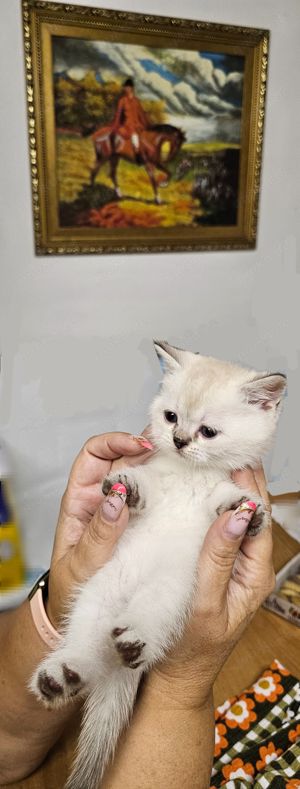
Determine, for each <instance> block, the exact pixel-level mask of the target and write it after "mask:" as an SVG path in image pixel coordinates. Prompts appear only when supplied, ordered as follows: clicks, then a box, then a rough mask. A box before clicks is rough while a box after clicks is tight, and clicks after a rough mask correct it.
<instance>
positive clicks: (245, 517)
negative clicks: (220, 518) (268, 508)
mask: <svg viewBox="0 0 300 789" xmlns="http://www.w3.org/2000/svg"><path fill="white" fill-rule="evenodd" d="M256 508H257V507H256V504H255V502H254V501H243V502H242V503H241V504H240V505H239V507H237V509H236V510H235V511H234V512H233V514H232V515H231V517H230V518H229V521H228V522H227V524H226V526H225V531H226V532H227V534H229V535H230V536H231V537H241V536H242V534H244V532H246V531H247V528H248V526H249V523H250V521H251V518H252V517H253V515H254V513H255V510H256Z"/></svg>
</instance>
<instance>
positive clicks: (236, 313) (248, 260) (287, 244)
mask: <svg viewBox="0 0 300 789" xmlns="http://www.w3.org/2000/svg"><path fill="white" fill-rule="evenodd" d="M73 2H74V0H73ZM94 5H98V6H100V5H105V6H106V7H107V8H120V9H124V10H128V9H129V10H134V11H145V12H150V13H161V12H162V10H163V12H164V13H165V14H166V15H168V14H169V15H171V14H174V15H177V16H182V15H183V12H184V14H185V16H186V17H191V18H202V19H207V20H210V21H217V22H224V23H226V22H228V23H234V24H241V25H243V24H245V25H250V26H251V25H252V26H255V27H264V28H270V29H271V57H270V69H269V84H268V98H267V121H266V128H265V146H264V167H263V179H262V192H261V203H260V219H259V237H258V246H257V250H256V251H251V252H233V253H229V252H228V253H227V252H226V253H225V252H219V253H213V254H212V253H210V254H205V253H195V254H189V255H187V254H172V255H145V256H128V257H124V256H120V255H118V256H112V257H105V256H104V257H95V256H88V257H80V258H79V257H68V258H67V257H66V258H63V257H59V258H58V257H57V258H51V259H50V258H47V257H45V258H36V257H35V256H34V252H33V237H32V215H31V192H30V178H29V165H28V150H27V126H26V106H25V86H24V76H23V73H24V72H23V47H22V30H21V15H20V2H19V0H10V2H6V3H2V4H1V28H0V29H1V37H2V41H1V50H0V51H1V58H2V59H3V63H2V68H1V74H2V80H3V98H2V101H1V108H2V118H3V123H2V125H1V132H0V134H1V153H2V164H1V192H2V194H1V212H0V217H1V224H2V236H1V247H2V263H1V304H0V321H1V350H2V379H1V394H2V401H1V415H0V425H1V427H0V435H2V436H3V437H4V439H5V441H6V442H7V444H8V446H9V448H10V450H11V453H12V459H13V465H14V471H15V490H16V495H17V501H18V507H19V513H20V517H21V521H22V525H23V529H24V535H25V541H26V548H27V554H28V556H29V558H30V561H31V562H32V563H41V562H42V563H44V564H45V565H47V563H48V560H49V553H50V547H51V542H52V536H53V530H54V527H55V520H56V513H57V509H58V505H59V498H60V495H61V493H62V491H63V488H64V485H65V480H66V477H67V472H68V469H69V466H70V464H71V461H72V459H73V457H74V455H75V454H76V452H77V451H78V449H79V448H80V445H81V444H82V443H83V442H84V440H85V439H86V438H87V437H88V436H89V435H90V434H93V433H95V432H102V431H105V430H108V429H112V430H113V429H124V430H130V431H139V430H140V429H141V428H142V427H143V425H144V424H145V422H146V421H147V417H146V411H147V406H148V403H149V400H150V398H151V396H152V394H153V393H154V391H155V390H156V386H157V381H158V377H159V370H158V365H157V362H156V360H155V358H154V354H153V352H152V347H151V338H152V337H153V336H155V337H162V338H168V339H169V340H170V341H173V342H175V344H178V345H182V346H185V347H187V348H191V349H194V350H197V349H198V350H199V351H200V352H203V353H205V354H212V355H215V356H219V357H221V358H222V357H223V358H228V359H232V360H237V361H239V360H240V361H242V362H244V363H248V364H250V365H253V366H255V367H257V368H258V369H259V368H262V369H264V368H270V369H274V370H277V369H279V370H286V371H287V372H288V375H289V384H290V393H289V398H288V400H287V404H286V409H285V415H284V418H283V420H282V423H281V431H280V435H279V439H278V441H277V445H276V449H275V453H274V454H273V467H272V469H271V476H272V477H273V479H274V480H275V481H274V482H273V487H272V490H273V491H276V492H277V490H278V492H279V491H284V490H288V489H290V490H291V489H299V487H300V485H299V476H300V475H299V448H298V447H299V429H298V440H297V441H296V430H297V425H298V423H299V419H298V408H297V406H298V403H297V399H296V396H297V388H298V389H299V370H298V369H297V363H298V359H299V318H298V314H299V306H298V302H299V294H300V288H299V274H298V275H297V238H299V122H300V117H299V104H298V105H297V102H296V91H297V86H298V75H299V71H300V50H299V38H300V9H299V2H298V0H285V2H284V3H283V2H282V0H265V2H264V3H261V1H260V0H251V2H249V0H229V2H228V3H225V4H224V2H223V0H202V3H199V2H198V0H186V2H185V4H184V6H182V3H181V2H180V0H165V3H164V5H163V6H162V4H161V2H160V0H141V1H140V2H136V0H135V1H133V0H116V2H114V0H102V2H99V0H94ZM4 75H5V78H4ZM298 271H299V269H298Z"/></svg>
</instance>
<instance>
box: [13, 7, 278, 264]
mask: <svg viewBox="0 0 300 789" xmlns="http://www.w3.org/2000/svg"><path fill="white" fill-rule="evenodd" d="M22 10H23V23H24V47H25V70H26V86H27V103H28V127H29V149H30V164H31V180H32V201H33V217H34V235H35V249H36V253H37V254H38V255H45V254H88V253H96V254H101V253H102V254H103V253H116V252H119V253H128V252H136V253H137V252H141V253H145V252H173V251H181V250H182V251H188V252H193V251H195V250H221V249H230V250H234V249H253V248H254V247H255V245H256V235H257V220H258V203H259V188H260V174H261V165H262V142H263V126H264V115H265V95H266V78H267V61H268V43H269V31H267V30H259V29H255V28H244V27H237V26H230V25H222V24H212V23H208V22H199V21H192V20H188V19H178V18H167V17H161V16H152V15H150V14H136V13H129V12H128V13H127V12H123V11H111V10H110V11H109V10H105V9H100V8H89V7H86V6H73V5H69V4H68V5H65V4H63V3H60V2H59V3H55V2H42V1H41V0H22ZM78 29H79V30H80V35H81V36H82V35H83V34H84V36H85V37H86V38H89V37H90V38H91V39H93V38H94V39H95V38H96V37H97V38H99V34H101V35H102V36H103V37H108V36H110V37H111V38H113V37H114V40H116V41H117V40H119V41H124V37H125V40H130V41H131V42H132V43H136V42H138V43H140V42H141V40H147V43H148V44H149V45H151V44H152V45H156V46H157V45H160V46H164V47H167V46H168V45H169V46H170V47H171V46H173V47H177V48H186V49H187V47H189V49H193V48H194V49H198V50H200V49H201V48H202V49H203V47H204V46H206V47H209V48H210V50H211V51H214V50H215V51H218V47H220V45H222V48H223V51H225V52H229V53H233V54H241V55H244V56H245V83H244V101H243V123H242V129H243V131H242V144H241V167H240V186H239V202H238V222H237V224H236V225H234V226H225V227H224V226H222V227H221V226H220V227H218V226H216V227H208V226H206V227H205V226H204V227H203V226H201V227H199V228H198V227H197V228H191V227H182V226H178V227H177V226H176V227H172V228H160V227H158V228H151V229H150V228H149V229H148V228H147V229H145V230H144V229H143V228H125V229H122V230H121V229H118V230H117V233H116V231H115V230H107V229H106V228H105V229H102V228H97V229H93V228H76V227H75V228H74V227H72V228H60V227H59V226H58V221H57V196H56V178H55V129H54V110H53V90H52V69H51V46H50V36H51V32H53V31H58V30H59V31H60V32H61V34H62V35H70V31H71V33H72V35H76V32H77V35H79V33H78Z"/></svg>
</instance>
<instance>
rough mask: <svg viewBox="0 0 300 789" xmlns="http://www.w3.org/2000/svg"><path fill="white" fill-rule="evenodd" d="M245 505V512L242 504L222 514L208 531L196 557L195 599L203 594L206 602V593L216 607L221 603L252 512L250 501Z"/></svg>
mask: <svg viewBox="0 0 300 789" xmlns="http://www.w3.org/2000/svg"><path fill="white" fill-rule="evenodd" d="M247 504H248V509H247V508H245V505H243V504H242V505H240V506H239V507H237V509H236V510H235V511H234V512H225V513H224V514H223V515H221V516H220V517H219V518H217V520H215V521H214V523H213V524H212V526H211V527H210V529H209V530H208V532H207V534H206V537H205V540H204V543H203V546H202V549H201V552H200V556H199V565H198V566H199V583H198V597H199V599H201V597H202V596H203V595H204V597H203V599H207V594H208V590H209V597H210V598H211V599H214V601H215V602H216V604H218V603H219V604H221V603H222V602H223V600H224V595H226V594H227V588H228V584H229V581H230V578H231V575H232V570H233V566H234V563H235V561H236V558H237V555H238V552H239V550H240V546H241V543H242V541H243V538H244V537H245V533H246V531H247V528H248V526H249V523H250V521H251V518H252V516H253V513H254V511H255V509H254V508H253V509H252V507H251V506H250V505H251V504H252V503H251V502H249V503H247ZM252 506H253V505H252ZM254 506H255V505H254ZM199 592H200V595H199Z"/></svg>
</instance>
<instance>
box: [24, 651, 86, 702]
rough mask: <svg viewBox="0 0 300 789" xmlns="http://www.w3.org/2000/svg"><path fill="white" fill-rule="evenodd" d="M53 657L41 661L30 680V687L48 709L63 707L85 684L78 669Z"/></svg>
mask: <svg viewBox="0 0 300 789" xmlns="http://www.w3.org/2000/svg"><path fill="white" fill-rule="evenodd" d="M53 657H54V655H53V656H51V657H50V658H48V659H47V658H46V660H44V661H43V663H41V665H40V666H39V667H38V668H37V670H36V671H35V673H34V675H33V677H32V680H31V682H30V689H31V690H32V691H33V693H34V694H35V695H36V696H37V698H38V699H39V701H42V702H43V704H44V706H45V707H47V708H48V709H53V708H56V709H58V708H60V707H63V706H64V705H65V704H67V703H68V702H69V701H70V699H72V698H74V697H75V696H77V695H78V693H80V691H82V690H83V689H84V686H85V682H84V681H83V680H82V678H81V676H80V674H79V673H78V671H75V670H74V669H73V668H70V667H69V666H68V665H67V663H61V662H60V661H59V662H58V661H57V659H56V660H55V661H53Z"/></svg>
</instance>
